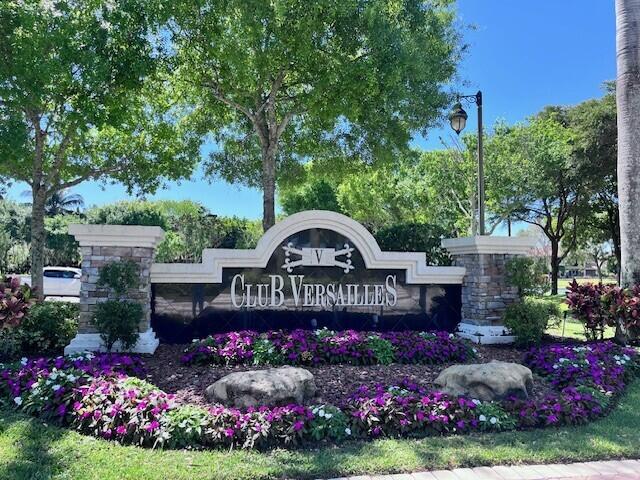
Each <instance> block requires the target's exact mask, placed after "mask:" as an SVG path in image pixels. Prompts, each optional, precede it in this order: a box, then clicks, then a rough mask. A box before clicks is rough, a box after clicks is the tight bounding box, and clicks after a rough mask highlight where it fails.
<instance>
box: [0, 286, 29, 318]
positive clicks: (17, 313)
mask: <svg viewBox="0 0 640 480" xmlns="http://www.w3.org/2000/svg"><path fill="white" fill-rule="evenodd" d="M34 303H35V298H33V292H32V290H31V288H30V287H29V286H28V285H21V284H20V279H19V278H18V277H13V278H7V279H5V280H3V281H0V329H3V328H11V327H16V326H17V325H19V324H20V322H22V319H23V318H24V316H25V315H26V314H27V312H28V311H29V309H30V308H31V306H32V305H33V304H34Z"/></svg>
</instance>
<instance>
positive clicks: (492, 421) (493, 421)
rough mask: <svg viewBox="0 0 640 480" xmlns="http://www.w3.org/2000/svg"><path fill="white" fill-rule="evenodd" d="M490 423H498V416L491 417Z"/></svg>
mask: <svg viewBox="0 0 640 480" xmlns="http://www.w3.org/2000/svg"><path fill="white" fill-rule="evenodd" d="M489 423H491V425H495V424H496V423H498V419H497V418H496V417H491V418H490V419H489Z"/></svg>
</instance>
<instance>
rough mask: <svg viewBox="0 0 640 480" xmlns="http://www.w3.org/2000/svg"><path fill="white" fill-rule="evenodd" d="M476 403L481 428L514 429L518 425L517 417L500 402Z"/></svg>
mask: <svg viewBox="0 0 640 480" xmlns="http://www.w3.org/2000/svg"><path fill="white" fill-rule="evenodd" d="M476 403H477V405H476V415H477V416H478V422H479V426H480V430H483V431H502V430H514V429H515V428H516V427H517V426H518V421H517V420H516V418H514V417H513V416H512V415H511V414H509V413H508V412H507V411H506V410H505V409H504V408H503V407H502V406H501V405H500V404H499V403H495V402H480V403H478V402H476Z"/></svg>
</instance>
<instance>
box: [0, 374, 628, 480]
mask: <svg viewBox="0 0 640 480" xmlns="http://www.w3.org/2000/svg"><path fill="white" fill-rule="evenodd" d="M639 404H640V381H637V382H635V383H634V384H632V385H631V386H630V387H629V389H628V392H627V394H626V395H625V396H624V397H623V398H622V400H621V402H620V403H619V405H618V406H617V407H616V408H615V409H614V410H613V411H612V412H611V414H610V415H609V416H607V417H606V418H603V419H601V420H599V421H597V422H593V423H591V424H589V425H586V426H581V427H564V428H549V429H546V430H534V431H522V432H505V433H498V434H476V435H466V436H451V437H431V438H425V439H419V440H407V439H403V440H393V439H385V440H377V441H373V442H354V443H350V444H344V445H342V446H338V447H332V446H327V447H323V448H317V449H305V450H282V449H280V450H273V451H267V452H255V451H231V452H228V451H202V452H193V451H160V450H148V449H142V448H137V447H130V446H127V447H124V446H120V445H117V444H115V443H113V442H107V441H105V440H100V439H96V438H92V437H87V436H82V435H80V434H78V433H76V432H73V431H69V430H65V429H61V428H57V427H53V426H47V425H46V424H43V423H42V422H41V421H38V420H36V419H33V418H30V417H26V416H24V415H21V414H16V413H14V412H12V411H8V410H0V478H2V479H11V480H13V479H16V480H19V479H25V480H26V479H29V480H41V479H73V480H83V479H97V478H100V479H103V480H121V479H136V480H147V479H149V480H151V479H159V480H160V479H162V480H164V479H166V478H170V479H172V480H181V479H191V478H198V479H214V478H215V479H255V480H258V479H278V478H300V479H309V478H330V477H335V476H341V475H358V474H365V473H367V474H376V473H399V472H411V471H419V470H427V469H438V468H453V467H465V466H480V465H496V464H524V463H551V462H566V461H588V460H601V459H612V458H636V457H637V456H638V451H639V450H640V410H639V409H638V405H639Z"/></svg>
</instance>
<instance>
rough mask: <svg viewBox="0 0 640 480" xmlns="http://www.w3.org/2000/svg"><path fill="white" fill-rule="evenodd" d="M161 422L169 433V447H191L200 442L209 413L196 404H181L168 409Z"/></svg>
mask: <svg viewBox="0 0 640 480" xmlns="http://www.w3.org/2000/svg"><path fill="white" fill-rule="evenodd" d="M162 423H163V427H164V428H165V430H166V431H167V433H168V435H169V440H168V443H167V445H168V446H169V447H171V448H193V447H195V446H198V445H200V444H201V443H202V437H203V432H204V430H205V429H206V427H207V425H208V423H209V413H208V412H207V411H206V410H205V409H204V408H202V407H198V406H196V405H182V406H179V407H177V408H174V409H172V410H168V411H167V414H166V415H165V416H164V417H163V422H162Z"/></svg>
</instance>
